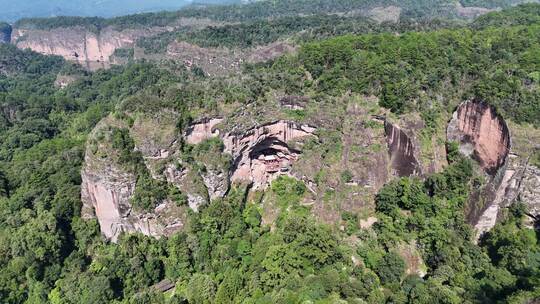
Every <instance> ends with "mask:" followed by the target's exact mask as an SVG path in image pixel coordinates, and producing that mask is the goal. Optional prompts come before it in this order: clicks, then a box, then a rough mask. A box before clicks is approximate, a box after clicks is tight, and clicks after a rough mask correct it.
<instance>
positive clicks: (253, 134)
mask: <svg viewBox="0 0 540 304" xmlns="http://www.w3.org/2000/svg"><path fill="white" fill-rule="evenodd" d="M314 131H315V128H313V127H310V126H308V125H300V124H296V123H293V122H289V121H277V122H274V123H269V124H266V125H262V126H259V127H256V128H253V129H250V130H248V131H245V132H242V133H239V134H236V133H228V134H226V135H225V136H224V137H223V142H224V144H225V151H226V152H228V153H230V154H231V155H232V157H233V165H232V173H231V180H232V181H233V182H234V181H237V182H252V183H253V187H254V188H255V189H257V188H263V187H265V186H266V185H267V184H268V183H269V182H270V181H271V180H272V179H273V178H275V177H277V176H278V175H279V174H283V173H286V172H289V170H290V167H291V165H292V163H293V162H294V161H296V160H297V158H298V155H299V153H300V151H298V150H296V149H294V148H292V147H290V146H289V144H288V143H289V142H290V141H294V140H298V139H302V138H305V137H308V136H314V135H313V132H314Z"/></svg>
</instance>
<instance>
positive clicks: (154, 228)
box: [81, 117, 186, 242]
mask: <svg viewBox="0 0 540 304" xmlns="http://www.w3.org/2000/svg"><path fill="white" fill-rule="evenodd" d="M124 127H125V124H124V123H123V122H121V121H119V120H117V119H114V118H113V117H108V118H106V119H104V120H102V121H101V122H100V123H99V124H98V125H97V126H96V128H95V129H94V131H93V132H92V134H91V136H90V138H91V139H90V140H89V143H88V145H87V149H86V154H85V162H84V166H83V169H82V172H81V177H82V189H81V199H82V201H83V210H82V214H83V217H85V218H91V217H96V218H97V219H98V221H99V224H100V228H101V232H102V233H103V235H104V236H105V237H106V238H108V239H110V240H112V241H113V242H115V241H116V240H117V238H118V236H119V235H120V233H122V232H128V233H129V232H140V233H143V234H146V235H151V236H156V237H159V236H164V235H165V236H166V235H169V234H171V233H173V232H175V231H177V230H178V229H180V228H181V227H182V226H183V225H184V221H185V215H186V212H185V207H183V206H177V204H176V203H175V202H172V201H170V200H163V201H161V202H158V204H156V207H155V208H154V209H153V210H150V211H142V210H136V209H135V208H133V206H132V203H131V199H132V197H133V194H134V191H135V187H136V184H137V175H136V174H135V173H134V172H132V171H131V170H128V169H126V168H125V166H122V165H121V164H119V163H118V161H117V160H116V159H115V154H116V152H115V151H114V149H113V148H112V147H111V141H112V138H111V136H112V133H111V130H112V128H124ZM139 147H140V145H139Z"/></svg>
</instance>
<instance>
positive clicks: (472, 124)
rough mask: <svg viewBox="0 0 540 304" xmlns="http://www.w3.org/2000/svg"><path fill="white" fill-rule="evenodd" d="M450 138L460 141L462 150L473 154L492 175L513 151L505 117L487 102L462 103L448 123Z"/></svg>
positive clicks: (450, 139) (472, 101)
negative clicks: (511, 150) (510, 151)
mask: <svg viewBox="0 0 540 304" xmlns="http://www.w3.org/2000/svg"><path fill="white" fill-rule="evenodd" d="M447 137H448V140H449V141H455V142H458V143H459V150H460V152H461V153H463V154H465V155H467V156H470V157H472V158H473V159H475V160H476V161H478V163H479V164H480V166H481V167H482V168H483V169H484V170H485V171H486V172H487V173H488V174H490V175H495V174H496V173H497V170H498V169H499V168H500V167H501V166H502V165H503V164H504V162H505V160H506V157H507V156H508V152H509V150H510V132H509V131H508V127H507V126H506V122H505V121H504V119H503V118H502V117H501V116H500V115H498V114H497V112H496V111H495V108H494V107H493V106H490V105H489V104H487V103H486V102H483V101H479V100H471V101H466V102H464V103H462V104H461V105H460V106H459V107H458V109H457V110H456V112H454V115H453V117H452V120H451V121H450V123H449V124H448V128H447Z"/></svg>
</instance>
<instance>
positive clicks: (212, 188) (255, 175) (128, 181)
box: [81, 110, 315, 241]
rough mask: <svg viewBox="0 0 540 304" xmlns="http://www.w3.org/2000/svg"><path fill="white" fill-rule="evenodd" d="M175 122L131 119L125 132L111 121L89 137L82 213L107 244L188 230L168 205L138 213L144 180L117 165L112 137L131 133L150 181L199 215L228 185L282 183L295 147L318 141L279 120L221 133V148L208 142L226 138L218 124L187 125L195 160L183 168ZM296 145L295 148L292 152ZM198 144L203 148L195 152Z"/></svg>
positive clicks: (167, 117)
mask: <svg viewBox="0 0 540 304" xmlns="http://www.w3.org/2000/svg"><path fill="white" fill-rule="evenodd" d="M126 115H128V116H129V115H131V114H129V113H128V114H126ZM120 116H121V115H120ZM174 116H175V113H174V112H171V111H167V110H160V112H159V113H145V115H133V116H132V119H134V121H133V123H131V124H129V125H128V124H127V122H125V121H124V120H121V119H119V118H115V116H112V115H111V116H109V117H107V118H105V119H104V120H102V121H101V122H100V123H99V124H98V126H96V128H95V129H94V131H93V132H92V134H91V135H90V136H89V142H88V144H87V151H86V155H85V162H84V166H83V169H82V194H81V198H82V201H83V204H84V210H83V214H84V216H85V217H86V218H88V217H96V218H97V219H98V221H99V223H100V227H101V231H102V233H103V234H104V236H105V237H107V238H108V239H111V240H112V241H116V240H117V238H118V236H119V234H120V233H121V232H127V233H129V232H140V233H143V234H146V235H151V236H156V237H159V236H164V235H165V236H166V235H169V234H170V233H172V232H175V231H177V230H178V229H181V228H182V227H183V224H184V222H185V216H186V214H187V212H186V208H187V206H182V205H181V206H178V205H177V204H176V202H172V201H169V200H168V199H165V200H163V201H161V202H156V204H157V207H155V208H154V209H152V210H148V211H142V210H138V209H135V208H133V206H132V204H131V200H132V198H133V197H134V193H135V188H136V185H137V178H138V176H139V175H137V173H135V172H130V171H129V170H127V169H126V168H125V166H123V165H122V164H120V163H119V162H118V159H119V158H118V156H117V154H118V151H116V150H115V149H114V148H113V146H112V144H111V143H112V140H111V138H112V137H111V134H113V131H112V130H115V129H127V130H129V134H130V135H129V136H130V137H131V138H132V139H133V143H134V146H135V150H137V151H138V152H140V153H141V156H142V157H143V160H144V164H145V166H146V167H147V169H148V172H149V173H150V174H151V176H152V178H154V179H159V180H163V181H167V183H169V185H171V186H175V187H177V188H178V189H179V190H180V191H181V192H182V193H184V194H185V195H186V197H187V201H188V205H189V207H190V208H191V209H193V210H194V211H197V210H198V209H199V208H200V206H201V205H204V204H206V203H207V202H208V201H209V200H213V199H218V198H221V197H223V196H225V194H226V193H227V192H228V190H229V186H230V183H231V182H239V183H245V182H247V183H249V184H252V185H253V187H254V188H255V189H262V188H264V187H266V186H267V185H268V184H269V182H270V181H272V180H273V179H274V178H276V177H277V176H279V175H281V174H290V169H291V165H292V164H293V162H294V161H296V159H297V158H298V156H299V154H300V151H299V150H298V147H296V146H297V144H298V145H299V144H300V143H301V140H302V139H303V138H305V137H308V136H314V135H313V132H314V131H315V129H314V128H312V127H309V126H307V125H300V124H296V123H293V122H289V121H276V122H272V123H268V124H264V125H260V126H258V127H255V128H252V129H248V130H240V131H238V132H229V133H223V135H221V139H222V140H223V144H221V146H220V144H219V143H216V142H208V143H206V144H204V141H205V140H206V139H209V138H211V137H216V136H219V135H220V134H222V133H221V132H219V130H217V129H216V125H217V124H218V123H219V122H221V119H206V120H203V121H201V122H198V123H195V124H193V125H192V126H190V127H189V128H188V130H187V132H186V133H185V134H184V135H183V136H184V137H185V140H186V142H189V143H190V144H192V145H194V146H195V147H194V148H193V151H191V152H188V153H190V156H189V157H190V159H191V160H190V161H188V162H185V161H184V160H182V157H181V156H182V153H183V152H182V149H180V145H179V142H180V141H179V140H178V138H177V136H179V135H178V134H177V133H176V131H175V130H176V129H175V125H176V124H175V123H174V119H173V118H174ZM158 125H159V126H160V127H159V128H157V127H156V126H158ZM117 132H118V131H117ZM293 143H294V144H295V147H293V146H291V144H293ZM199 144H203V145H201V146H199V147H197V145H199ZM223 150H224V151H223ZM231 156H232V157H231ZM231 159H232V161H231ZM231 163H232V165H231Z"/></svg>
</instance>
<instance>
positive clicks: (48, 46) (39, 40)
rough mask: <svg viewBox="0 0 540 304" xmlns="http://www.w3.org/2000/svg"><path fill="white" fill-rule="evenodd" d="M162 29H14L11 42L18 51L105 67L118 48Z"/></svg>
mask: <svg viewBox="0 0 540 304" xmlns="http://www.w3.org/2000/svg"><path fill="white" fill-rule="evenodd" d="M165 30H166V29H164V28H150V29H126V30H122V31H118V30H116V29H114V28H113V27H106V28H104V29H102V30H100V31H99V32H94V31H91V30H89V29H87V28H85V27H82V26H74V27H69V28H55V29H51V30H35V29H24V28H16V29H14V31H13V37H12V42H13V43H14V44H15V45H16V46H17V47H18V48H21V49H26V48H29V49H31V50H33V51H36V52H38V53H42V54H46V55H58V56H62V57H64V58H65V59H66V60H70V61H74V62H77V63H80V64H81V65H83V66H85V67H87V68H90V69H97V68H107V67H108V66H109V65H110V64H111V62H110V57H111V55H113V53H114V51H115V50H116V49H118V48H123V47H128V46H131V45H133V44H134V43H135V41H136V40H137V39H138V38H140V37H144V36H151V35H155V34H157V33H160V32H163V31H165Z"/></svg>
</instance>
